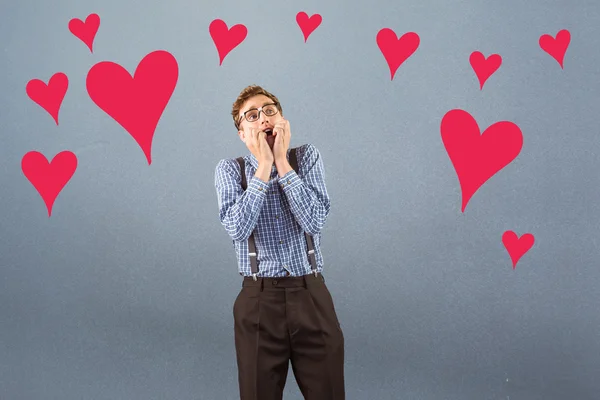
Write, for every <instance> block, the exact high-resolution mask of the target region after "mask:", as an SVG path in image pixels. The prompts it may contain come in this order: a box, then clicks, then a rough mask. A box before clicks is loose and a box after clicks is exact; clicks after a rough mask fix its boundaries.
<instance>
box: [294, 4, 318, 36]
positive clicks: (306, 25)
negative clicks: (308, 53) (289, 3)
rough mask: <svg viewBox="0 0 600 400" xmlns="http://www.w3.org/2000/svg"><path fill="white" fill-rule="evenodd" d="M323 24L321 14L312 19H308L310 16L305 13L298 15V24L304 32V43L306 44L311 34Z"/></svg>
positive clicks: (314, 15) (313, 16)
mask: <svg viewBox="0 0 600 400" xmlns="http://www.w3.org/2000/svg"><path fill="white" fill-rule="evenodd" d="M321 22H323V18H322V17H321V15H319V14H313V15H312V16H311V17H310V18H308V15H307V14H306V13H305V12H304V11H301V12H299V13H298V14H296V23H297V24H298V26H299V27H300V29H301V30H302V34H303V35H304V43H306V40H307V39H308V37H309V36H310V34H311V33H313V31H314V30H315V29H317V27H318V26H319V25H321Z"/></svg>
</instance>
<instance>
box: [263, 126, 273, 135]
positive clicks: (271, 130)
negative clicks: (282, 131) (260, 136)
mask: <svg viewBox="0 0 600 400" xmlns="http://www.w3.org/2000/svg"><path fill="white" fill-rule="evenodd" d="M264 132H265V133H266V134H267V136H272V135H273V129H272V128H267V129H265V130H264Z"/></svg>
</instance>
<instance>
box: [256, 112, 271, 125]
mask: <svg viewBox="0 0 600 400" xmlns="http://www.w3.org/2000/svg"><path fill="white" fill-rule="evenodd" d="M258 120H259V121H260V123H261V124H262V123H263V122H269V117H267V116H266V115H265V113H264V112H262V111H261V113H260V116H259V117H258Z"/></svg>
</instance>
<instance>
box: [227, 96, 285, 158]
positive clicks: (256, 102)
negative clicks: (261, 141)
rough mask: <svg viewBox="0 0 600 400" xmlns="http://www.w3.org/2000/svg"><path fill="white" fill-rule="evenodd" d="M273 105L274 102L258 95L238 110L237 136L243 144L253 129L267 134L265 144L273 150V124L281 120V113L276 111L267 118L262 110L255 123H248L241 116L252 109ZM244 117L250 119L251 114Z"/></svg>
mask: <svg viewBox="0 0 600 400" xmlns="http://www.w3.org/2000/svg"><path fill="white" fill-rule="evenodd" d="M273 103H274V101H273V100H271V99H270V98H269V97H267V96H265V95H262V94H258V95H256V96H253V97H250V98H249V99H248V100H246V102H245V103H244V104H243V105H242V107H241V108H240V113H239V115H238V120H239V119H241V122H240V124H239V125H240V130H239V131H238V135H239V137H240V139H242V141H243V142H244V143H245V142H246V140H245V139H246V138H249V137H250V131H251V128H254V129H257V130H259V131H266V132H267V136H266V140H267V143H268V144H269V147H270V148H271V149H272V148H273V144H274V143H275V139H274V137H273V127H274V126H275V124H276V123H277V122H279V121H281V120H282V119H283V117H282V115H281V113H280V112H279V111H278V112H277V114H275V115H272V116H268V115H265V113H264V111H265V109H263V110H262V111H261V112H260V115H259V116H258V119H257V120H256V121H253V122H250V121H248V120H247V119H246V118H243V115H244V113H245V112H246V111H249V110H253V109H254V110H256V109H259V108H260V107H263V106H265V105H267V104H273ZM272 107H275V106H272ZM246 115H247V116H248V117H250V115H251V114H250V113H248V114H246ZM249 119H251V118H249Z"/></svg>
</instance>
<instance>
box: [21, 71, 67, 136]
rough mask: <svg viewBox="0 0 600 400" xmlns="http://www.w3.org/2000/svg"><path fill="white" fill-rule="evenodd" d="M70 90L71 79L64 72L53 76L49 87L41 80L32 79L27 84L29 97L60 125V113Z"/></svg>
mask: <svg viewBox="0 0 600 400" xmlns="http://www.w3.org/2000/svg"><path fill="white" fill-rule="evenodd" d="M68 88H69V79H68V78H67V76H66V75H65V74H64V73H62V72H57V73H56V74H54V75H52V77H51V78H50V80H49V81H48V85H46V84H45V83H44V82H42V81H41V80H39V79H32V80H30V81H29V82H27V86H26V87H25V91H26V92H27V96H29V98H30V99H31V100H33V101H34V102H36V103H37V104H39V105H40V106H41V107H42V108H43V109H44V110H46V112H47V113H48V114H50V115H51V116H52V118H54V121H55V122H56V125H58V112H59V111H60V106H61V104H62V102H63V99H64V98H65V94H66V93H67V89H68Z"/></svg>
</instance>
